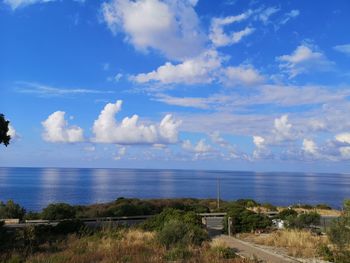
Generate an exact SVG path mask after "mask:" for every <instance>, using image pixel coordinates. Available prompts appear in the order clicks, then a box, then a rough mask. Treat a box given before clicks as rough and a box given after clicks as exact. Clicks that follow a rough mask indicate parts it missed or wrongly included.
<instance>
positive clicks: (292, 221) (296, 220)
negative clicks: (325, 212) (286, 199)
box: [288, 212, 321, 229]
mask: <svg viewBox="0 0 350 263" xmlns="http://www.w3.org/2000/svg"><path fill="white" fill-rule="evenodd" d="M320 219H321V216H320V215H319V214H318V213H316V212H311V213H305V214H301V215H299V216H297V217H290V218H288V227H290V228H299V229H301V228H307V227H310V226H312V225H319V224H320Z"/></svg>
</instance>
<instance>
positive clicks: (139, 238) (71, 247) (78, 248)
mask: <svg viewBox="0 0 350 263" xmlns="http://www.w3.org/2000/svg"><path fill="white" fill-rule="evenodd" d="M22 260H23V258H22V257H21V256H20V255H16V253H14V254H13V255H12V258H11V259H9V260H8V262H22ZM169 261H176V262H203V263H206V262H207V263H215V262H217V263H220V262H232V263H252V262H253V261H249V260H245V259H242V258H240V257H237V256H236V255H235V253H234V251H233V250H232V249H229V248H227V247H225V245H224V244H215V243H213V244H211V242H205V243H203V244H202V245H201V246H193V245H188V246H179V247H172V248H166V247H165V246H163V245H162V244H160V243H159V242H158V239H157V235H156V233H155V232H148V231H142V230H139V229H121V230H118V231H116V230H114V231H113V230H105V231H101V232H98V233H96V234H93V235H89V236H82V237H81V236H78V235H70V236H69V237H68V238H67V239H66V240H64V241H60V242H58V243H56V244H55V245H54V246H49V245H48V244H44V245H42V247H41V248H40V250H39V251H38V252H37V253H34V254H33V255H30V256H29V257H27V259H26V261H25V262H30V263H90V262H91V263H92V262H103V263H112V262H113V263H119V262H133V263H141V262H142V263H143V262H145V263H146V262H150V263H151V262H155V263H156V262H157V263H158V262H169Z"/></svg>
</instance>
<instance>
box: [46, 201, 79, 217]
mask: <svg viewBox="0 0 350 263" xmlns="http://www.w3.org/2000/svg"><path fill="white" fill-rule="evenodd" d="M75 215H76V211H75V208H74V207H73V206H71V205H69V204H65V203H57V204H50V205H48V206H47V207H46V208H44V210H43V212H42V217H43V219H47V220H59V219H73V218H75Z"/></svg>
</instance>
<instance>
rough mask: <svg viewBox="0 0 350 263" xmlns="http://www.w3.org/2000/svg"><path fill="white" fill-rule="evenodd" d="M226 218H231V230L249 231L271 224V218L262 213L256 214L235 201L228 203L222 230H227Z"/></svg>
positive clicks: (236, 231) (234, 231)
mask: <svg viewBox="0 0 350 263" xmlns="http://www.w3.org/2000/svg"><path fill="white" fill-rule="evenodd" d="M228 218H231V222H232V225H231V232H232V233H240V232H250V231H252V230H257V229H265V228H268V227H269V226H271V224H272V222H271V220H270V219H269V218H268V217H267V216H265V215H262V214H257V213H255V212H253V211H250V210H248V209H246V208H245V207H243V206H241V205H239V204H237V203H235V204H232V205H230V207H229V208H228V211H227V215H226V216H225V219H224V231H225V232H227V230H228V225H227V222H228Z"/></svg>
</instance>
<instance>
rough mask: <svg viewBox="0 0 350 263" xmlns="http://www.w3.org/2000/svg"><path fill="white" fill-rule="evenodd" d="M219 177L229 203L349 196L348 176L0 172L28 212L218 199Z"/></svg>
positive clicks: (2, 187)
mask: <svg viewBox="0 0 350 263" xmlns="http://www.w3.org/2000/svg"><path fill="white" fill-rule="evenodd" d="M217 178H220V185H221V197H222V199H225V200H232V199H238V198H253V199H255V200H258V201H259V202H270V203H273V204H275V205H289V204H293V203H299V202H301V203H310V204H317V203H327V204H329V205H331V206H333V207H340V206H341V203H342V201H343V200H344V198H350V174H314V173H280V172H278V173H254V172H231V171H189V170H136V169H71V168H0V200H2V201H5V200H8V199H13V200H15V201H16V202H18V203H20V204H21V205H22V206H24V207H25V208H26V209H27V210H40V209H42V208H43V207H45V206H47V205H48V204H49V203H53V202H66V203H70V204H91V203H100V202H107V201H111V200H115V199H116V198H117V197H121V196H123V197H138V198H172V197H196V198H215V197H216V185H217Z"/></svg>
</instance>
